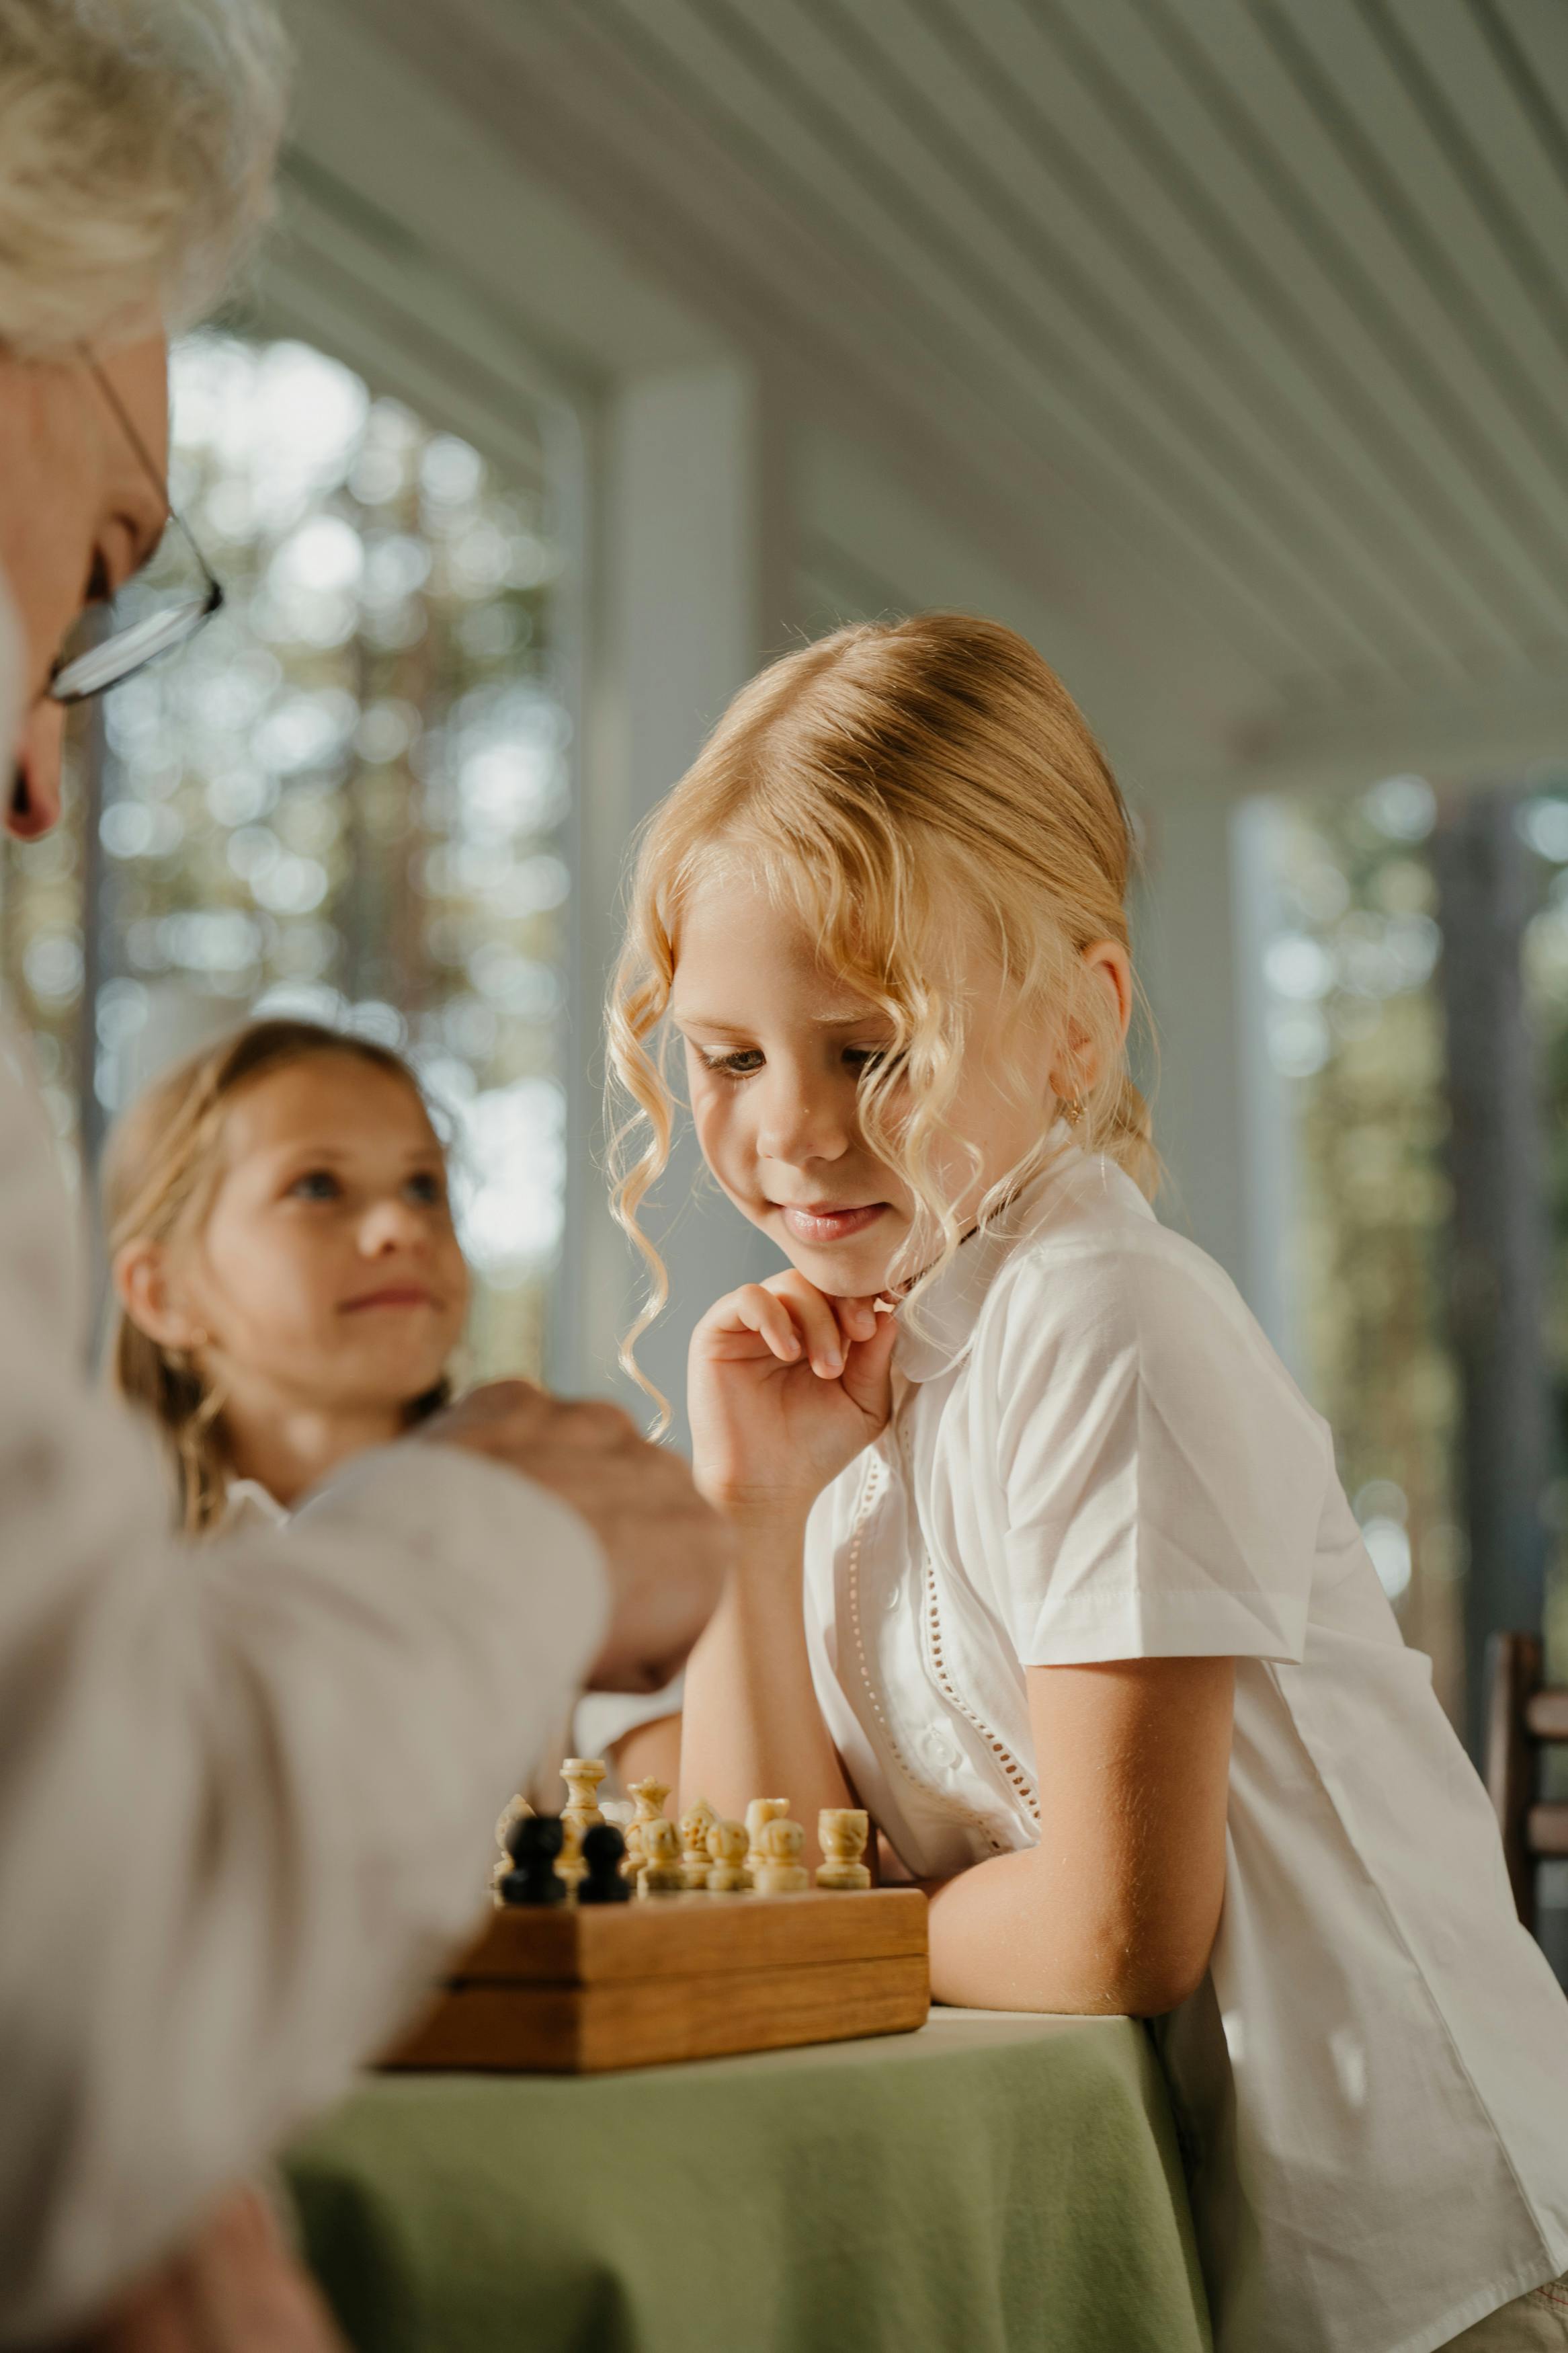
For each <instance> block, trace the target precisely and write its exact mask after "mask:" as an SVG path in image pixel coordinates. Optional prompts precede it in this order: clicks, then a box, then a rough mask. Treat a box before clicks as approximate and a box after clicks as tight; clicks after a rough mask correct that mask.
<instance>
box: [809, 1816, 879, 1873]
mask: <svg viewBox="0 0 1568 2353" xmlns="http://www.w3.org/2000/svg"><path fill="white" fill-rule="evenodd" d="M870 1835H871V1819H870V1816H869V1815H868V1813H867V1812H866V1811H865V1810H864V1809H863V1808H862V1807H859V1806H824V1807H823V1809H822V1811H821V1812H820V1813H819V1814H818V1815H817V1817H816V1843H817V1845H818V1846H819V1847H820V1848H821V1849H822V1862H821V1863H820V1864H819V1865H818V1867H817V1873H816V1883H817V1885H818V1887H829V1888H858V1887H869V1886H870V1884H871V1874H870V1873H869V1872H868V1870H867V1868H866V1866H865V1864H864V1863H863V1862H861V1860H860V1858H861V1856H862V1855H863V1854H864V1853H865V1852H866V1841H867V1840H868V1838H869V1837H870Z"/></svg>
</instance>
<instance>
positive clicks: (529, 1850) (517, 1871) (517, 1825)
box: [499, 1814, 566, 1904]
mask: <svg viewBox="0 0 1568 2353" xmlns="http://www.w3.org/2000/svg"><path fill="white" fill-rule="evenodd" d="M564 1837H565V1831H564V1830H563V1827H562V1822H561V1817H560V1815H559V1814H524V1815H523V1817H522V1819H521V1821H515V1822H513V1824H512V1826H511V1828H510V1831H508V1832H507V1834H506V1851H507V1852H508V1854H510V1857H511V1860H512V1868H511V1870H510V1871H509V1872H508V1873H506V1875H505V1877H504V1878H503V1879H502V1880H501V1882H500V1891H499V1892H500V1900H501V1902H502V1903H503V1904H563V1903H564V1902H565V1900H566V1882H565V1881H564V1880H563V1879H558V1878H557V1877H556V1874H555V1858H556V1856H557V1855H558V1854H559V1853H560V1852H561V1847H562V1841H563V1839H564Z"/></svg>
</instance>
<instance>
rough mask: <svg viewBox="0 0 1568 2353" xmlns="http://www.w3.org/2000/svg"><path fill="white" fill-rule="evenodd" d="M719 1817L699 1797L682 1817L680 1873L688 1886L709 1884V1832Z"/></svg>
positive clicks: (704, 1800) (707, 1803)
mask: <svg viewBox="0 0 1568 2353" xmlns="http://www.w3.org/2000/svg"><path fill="white" fill-rule="evenodd" d="M718 1819H719V1817H718V1815H717V1814H716V1813H715V1812H714V1810H713V1809H712V1807H711V1806H710V1804H709V1802H708V1800H707V1799H706V1798H699V1799H697V1801H696V1803H695V1804H694V1805H689V1806H688V1807H687V1809H686V1811H685V1812H684V1813H683V1814H682V1815H681V1817H680V1850H681V1851H680V1873H681V1877H682V1879H683V1881H684V1882H685V1884H686V1885H687V1887H688V1888H699V1887H706V1886H707V1884H708V1833H709V1831H710V1830H711V1829H712V1827H713V1825H714V1823H715V1822H716V1821H717V1820H718Z"/></svg>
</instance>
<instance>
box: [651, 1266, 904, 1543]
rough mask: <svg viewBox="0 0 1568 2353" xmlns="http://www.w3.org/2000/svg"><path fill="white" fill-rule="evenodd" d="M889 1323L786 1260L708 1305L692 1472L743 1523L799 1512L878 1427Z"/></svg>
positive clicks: (886, 1407) (694, 1409) (696, 1368)
mask: <svg viewBox="0 0 1568 2353" xmlns="http://www.w3.org/2000/svg"><path fill="white" fill-rule="evenodd" d="M895 1336H896V1319H895V1318H894V1317H893V1316H891V1315H889V1314H881V1315H879V1314H877V1313H876V1311H875V1306H874V1303H873V1302H872V1301H871V1300H869V1299H830V1298H828V1297H827V1296H826V1293H823V1292H820V1291H818V1290H816V1287H815V1286H814V1285H813V1284H811V1283H809V1282H807V1281H806V1279H805V1276H804V1275H803V1274H799V1273H797V1272H796V1271H795V1269H794V1268H793V1267H791V1268H789V1269H787V1270H786V1271H785V1272H784V1273H783V1274H775V1275H773V1276H772V1277H771V1278H770V1279H769V1281H768V1282H748V1283H746V1284H745V1285H744V1286H743V1288H742V1289H741V1290H740V1291H731V1293H729V1295H728V1297H727V1298H724V1299H721V1300H720V1301H719V1303H718V1304H717V1305H716V1306H714V1307H710V1309H709V1311H708V1313H707V1314H706V1315H705V1316H704V1317H703V1319H702V1321H701V1323H700V1324H699V1325H698V1326H697V1329H696V1331H695V1332H694V1333H693V1334H692V1337H691V1357H690V1371H689V1388H688V1396H687V1406H688V1411H689V1415H690V1419H691V1439H692V1468H693V1470H694V1472H696V1476H697V1484H698V1486H699V1488H700V1490H701V1492H702V1493H703V1494H704V1495H706V1497H707V1498H708V1501H709V1502H710V1504H717V1505H718V1507H719V1509H720V1510H721V1511H723V1512H726V1513H728V1514H731V1516H733V1517H740V1518H765V1519H778V1518H780V1517H786V1516H787V1517H795V1518H800V1519H804V1518H805V1514H806V1513H807V1512H808V1511H809V1510H810V1508H811V1505H812V1504H813V1503H814V1502H815V1500H816V1496H817V1495H818V1494H819V1493H821V1491H822V1489H823V1488H824V1487H826V1484H827V1482H828V1481H829V1480H830V1479H834V1478H837V1475H838V1473H839V1472H840V1471H842V1470H843V1469H844V1467H845V1465H846V1463H848V1462H852V1461H854V1460H855V1457H856V1456H857V1454H858V1453H859V1452H860V1451H861V1449H862V1448H863V1447H866V1446H868V1445H869V1444H870V1442H871V1440H873V1439H874V1438H875V1437H877V1436H878V1434H879V1432H880V1431H881V1430H883V1429H884V1428H885V1426H886V1424H887V1419H888V1416H889V1412H890V1411H891V1409H892V1377H891V1364H892V1355H893V1341H894V1338H895Z"/></svg>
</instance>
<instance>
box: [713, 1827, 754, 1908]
mask: <svg viewBox="0 0 1568 2353" xmlns="http://www.w3.org/2000/svg"><path fill="white" fill-rule="evenodd" d="M708 1853H709V1858H710V1860H709V1864H708V1893H709V1894H710V1895H744V1894H746V1893H747V1892H748V1890H749V1889H750V1887H751V1884H752V1874H751V1873H750V1872H749V1871H748V1870H747V1869H746V1825H745V1823H744V1822H715V1823H714V1825H713V1827H712V1829H711V1830H710V1831H709V1833H708Z"/></svg>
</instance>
